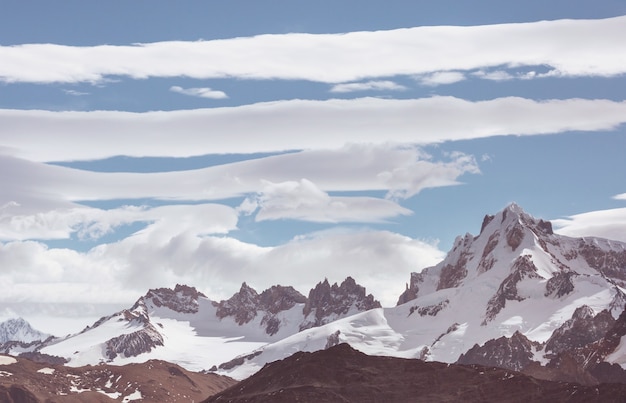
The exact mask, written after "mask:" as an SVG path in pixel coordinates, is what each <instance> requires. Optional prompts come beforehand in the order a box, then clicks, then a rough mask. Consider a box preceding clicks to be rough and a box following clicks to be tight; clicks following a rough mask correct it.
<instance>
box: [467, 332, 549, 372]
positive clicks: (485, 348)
mask: <svg viewBox="0 0 626 403" xmlns="http://www.w3.org/2000/svg"><path fill="white" fill-rule="evenodd" d="M536 347H537V346H536V345H534V344H533V342H531V341H530V340H528V338H526V336H524V335H523V334H521V333H520V332H515V333H514V334H513V335H512V336H511V337H504V336H503V337H500V338H498V339H495V340H493V339H492V340H489V341H488V342H486V343H485V344H484V345H482V346H479V345H478V344H476V345H474V347H472V348H471V349H469V350H468V351H467V352H466V353H465V354H461V356H460V357H459V359H458V361H457V364H465V365H469V364H477V365H483V366H488V367H498V368H505V369H510V370H513V371H521V370H522V369H524V368H526V367H527V366H528V365H530V364H531V363H532V362H534V361H533V348H536Z"/></svg>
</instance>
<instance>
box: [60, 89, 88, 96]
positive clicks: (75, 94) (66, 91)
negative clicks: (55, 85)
mask: <svg viewBox="0 0 626 403" xmlns="http://www.w3.org/2000/svg"><path fill="white" fill-rule="evenodd" d="M63 92H64V93H66V94H67V95H73V96H75V97H81V96H84V95H89V93H88V92H83V91H77V90H67V89H66V90H63Z"/></svg>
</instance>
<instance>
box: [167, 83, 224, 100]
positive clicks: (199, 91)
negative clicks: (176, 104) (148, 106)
mask: <svg viewBox="0 0 626 403" xmlns="http://www.w3.org/2000/svg"><path fill="white" fill-rule="evenodd" d="M170 91H172V92H176V93H178V94H183V95H189V96H192V97H199V98H209V99H226V98H228V95H226V93H225V92H224V91H217V90H213V89H211V88H208V87H205V88H182V87H179V86H177V85H174V86H172V87H170Z"/></svg>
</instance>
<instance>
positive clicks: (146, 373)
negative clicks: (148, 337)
mask: <svg viewBox="0 0 626 403" xmlns="http://www.w3.org/2000/svg"><path fill="white" fill-rule="evenodd" d="M235 383H236V381H234V380H233V379H230V378H227V377H223V376H219V375H215V374H200V373H194V372H190V371H187V370H185V369H183V368H181V367H179V366H177V365H175V364H171V363H167V362H164V361H159V360H149V361H147V362H144V363H141V364H129V365H124V366H112V365H106V364H101V365H97V366H87V367H77V368H71V367H67V366H63V365H50V364H45V363H38V362H34V361H31V360H28V359H26V358H24V357H17V358H11V357H7V356H0V402H20V403H43V402H58V403H63V402H76V403H78V402H113V401H123V402H132V401H142V402H155V403H156V402H164V403H165V402H190V401H194V400H195V401H199V400H201V399H205V398H206V397H207V396H210V395H213V394H215V393H217V392H219V391H221V390H223V389H226V388H227V387H229V386H232V385H234V384H235Z"/></svg>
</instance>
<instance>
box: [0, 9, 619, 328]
mask: <svg viewBox="0 0 626 403" xmlns="http://www.w3.org/2000/svg"><path fill="white" fill-rule="evenodd" d="M3 6H4V12H3V13H2V15H0V164H1V165H2V172H3V175H2V176H1V178H2V179H1V180H2V182H3V183H2V187H3V189H4V192H3V194H2V195H0V262H1V264H0V267H2V271H1V272H0V284H2V287H3V288H4V289H6V290H10V291H8V292H6V293H4V295H3V296H2V297H0V313H2V312H4V314H6V315H8V314H13V313H17V314H28V313H29V312H30V313H31V314H32V312H33V311H40V312H43V313H47V314H48V315H61V316H63V315H66V316H67V315H79V316H80V315H96V314H97V313H100V312H103V311H104V310H105V309H109V307H110V306H112V305H115V306H125V305H128V304H129V303H132V302H133V300H134V299H136V297H137V296H139V295H141V294H143V293H145V291H146V290H147V289H148V288H152V287H163V286H173V285H174V284H176V283H186V284H190V285H194V286H196V287H198V288H199V289H201V290H202V291H203V292H205V293H206V294H207V295H209V296H210V297H213V298H215V299H220V298H226V297H228V296H230V295H231V294H232V293H233V292H235V291H236V290H237V289H238V287H239V285H240V284H241V282H243V281H247V282H248V283H249V284H251V285H252V286H254V287H256V288H258V289H263V288H265V287H268V286H271V285H273V284H278V283H280V284H290V285H294V286H296V288H298V289H299V290H300V291H301V292H303V293H306V292H308V289H309V288H310V287H311V286H313V285H314V284H315V283H316V282H318V281H320V280H322V279H323V278H324V277H328V278H329V280H331V281H341V280H342V279H343V278H345V276H348V275H351V276H353V277H354V278H355V279H357V281H358V282H360V283H362V284H364V285H365V286H367V287H368V290H369V291H371V292H373V293H374V294H375V296H376V297H378V298H379V299H381V300H382V301H383V303H384V304H385V305H392V304H393V303H394V302H395V299H396V298H397V296H398V295H399V294H400V292H401V291H402V289H403V287H404V282H406V281H407V280H408V278H409V274H410V272H411V271H418V270H421V269H422V268H423V267H425V266H428V265H432V264H434V263H436V262H437V261H438V260H439V259H441V258H442V257H443V255H444V254H445V252H447V250H448V249H449V248H450V247H451V245H452V243H453V241H454V238H455V237H456V236H458V235H463V234H464V233H466V232H470V233H473V234H476V233H477V232H478V231H479V229H480V223H481V220H482V217H483V215H485V214H492V213H495V212H497V211H498V210H500V209H502V208H503V207H505V206H506V205H507V204H508V203H510V202H517V203H518V204H519V205H521V206H522V207H523V208H524V209H525V210H526V211H528V212H529V213H531V214H533V215H535V216H538V217H542V218H544V219H550V220H553V221H554V223H555V227H557V228H558V229H559V231H560V232H561V233H563V234H566V235H571V236H603V237H609V238H614V239H620V240H622V241H626V235H625V234H626V231H624V229H625V228H626V205H625V203H626V193H625V192H626V173H625V172H626V162H625V161H626V159H625V158H623V153H624V150H626V135H625V130H626V126H625V125H624V123H625V122H626V102H625V100H624V88H626V76H625V72H626V29H625V28H626V4H624V2H622V1H608V0H603V1H598V2H594V3H593V4H591V3H589V2H587V1H551V2H549V3H547V4H546V2H539V1H527V2H524V3H507V4H504V3H502V2H496V1H478V2H472V3H471V4H469V3H467V4H466V3H464V2H456V1H441V2H422V1H395V2H384V3H383V2H374V1H358V2H357V1H341V2H336V1H320V2H300V1H272V2H258V1H228V2H206V1H190V2H183V3H177V4H176V6H173V5H172V3H171V2H165V1H150V2H147V1H134V2H121V1H110V2H91V1H89V2H85V1H64V2H47V1H29V2H22V1H7V2H4V3H3ZM33 10H37V12H33ZM42 303H43V304H44V305H45V306H46V307H47V308H45V309H43V308H42V305H41V304H42ZM29 307H30V308H29ZM68 307H70V308H68ZM77 307H79V308H77ZM80 307H82V308H80ZM42 309H43V311H42Z"/></svg>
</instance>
